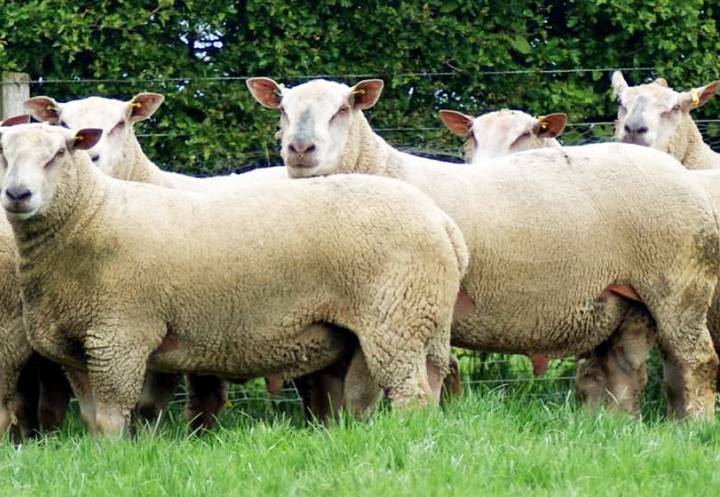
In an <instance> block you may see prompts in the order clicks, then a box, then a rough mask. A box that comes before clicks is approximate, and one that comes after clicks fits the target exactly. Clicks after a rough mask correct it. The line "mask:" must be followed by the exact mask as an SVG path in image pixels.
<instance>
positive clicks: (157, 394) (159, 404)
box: [135, 371, 180, 421]
mask: <svg viewBox="0 0 720 497" xmlns="http://www.w3.org/2000/svg"><path fill="white" fill-rule="evenodd" d="M179 383H180V375H179V374H176V373H161V372H158V371H148V373H147V376H146V377H145V382H144V383H143V390H142V394H141V396H140V402H138V405H137V407H136V410H135V412H136V413H137V415H138V416H139V417H140V418H142V419H144V420H146V421H154V420H156V419H157V418H158V416H160V412H161V411H162V410H163V409H165V408H166V407H167V405H168V403H169V402H170V400H171V399H172V397H173V395H174V394H175V390H176V389H177V386H178V384H179Z"/></svg>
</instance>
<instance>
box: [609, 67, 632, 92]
mask: <svg viewBox="0 0 720 497" xmlns="http://www.w3.org/2000/svg"><path fill="white" fill-rule="evenodd" d="M612 87H613V96H615V97H619V96H620V94H621V93H622V92H624V91H625V90H626V89H627V87H628V84H627V81H625V78H624V77H623V74H622V72H620V71H615V72H614V73H612Z"/></svg>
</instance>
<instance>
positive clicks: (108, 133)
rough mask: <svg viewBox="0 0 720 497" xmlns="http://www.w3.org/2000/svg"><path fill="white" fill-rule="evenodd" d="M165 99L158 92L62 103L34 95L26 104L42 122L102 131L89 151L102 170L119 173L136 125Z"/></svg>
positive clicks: (91, 98)
mask: <svg viewBox="0 0 720 497" xmlns="http://www.w3.org/2000/svg"><path fill="white" fill-rule="evenodd" d="M163 99H164V97H163V96H162V95H159V94H157V93H140V94H138V95H136V96H135V97H134V98H133V99H132V100H130V101H129V102H123V101H121V100H115V99H111V98H101V97H89V98H84V99H81V100H73V101H71V102H66V103H59V102H56V101H55V100H54V99H52V98H50V97H34V98H31V99H29V100H26V101H25V103H24V105H25V109H26V110H27V111H28V112H30V113H31V114H32V115H33V117H35V118H36V119H38V120H40V121H45V122H49V123H51V124H57V125H59V126H62V127H64V128H68V129H83V128H94V129H101V130H103V135H102V138H101V139H100V141H99V142H98V143H97V144H96V145H95V146H94V147H92V148H91V149H89V150H87V152H88V154H89V155H90V159H91V160H92V161H93V163H94V164H95V165H96V166H97V167H98V168H99V169H100V170H101V171H102V172H104V173H105V174H108V175H110V176H117V170H116V169H118V167H119V165H120V164H122V162H123V160H124V159H125V157H124V152H125V150H124V147H123V144H124V143H125V141H126V140H127V138H128V135H130V134H132V133H133V130H132V126H133V124H135V123H136V122H138V121H142V120H143V119H147V118H148V117H150V116H151V115H152V114H153V113H154V112H155V110H156V109H157V108H158V107H159V106H160V104H161V103H162V101H163Z"/></svg>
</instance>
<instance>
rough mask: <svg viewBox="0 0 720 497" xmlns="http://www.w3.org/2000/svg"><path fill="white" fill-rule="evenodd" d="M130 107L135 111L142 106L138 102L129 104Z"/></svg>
mask: <svg viewBox="0 0 720 497" xmlns="http://www.w3.org/2000/svg"><path fill="white" fill-rule="evenodd" d="M130 107H133V108H135V109H140V108H142V104H141V103H140V102H130Z"/></svg>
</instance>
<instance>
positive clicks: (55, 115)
mask: <svg viewBox="0 0 720 497" xmlns="http://www.w3.org/2000/svg"><path fill="white" fill-rule="evenodd" d="M23 107H24V108H25V110H26V111H27V112H28V113H30V115H31V116H33V117H34V118H35V119H37V120H38V121H44V122H47V123H51V124H57V123H58V122H59V121H60V104H58V103H57V102H56V101H55V99H54V98H50V97H44V96H43V97H33V98H29V99H27V100H25V101H24V102H23Z"/></svg>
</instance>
